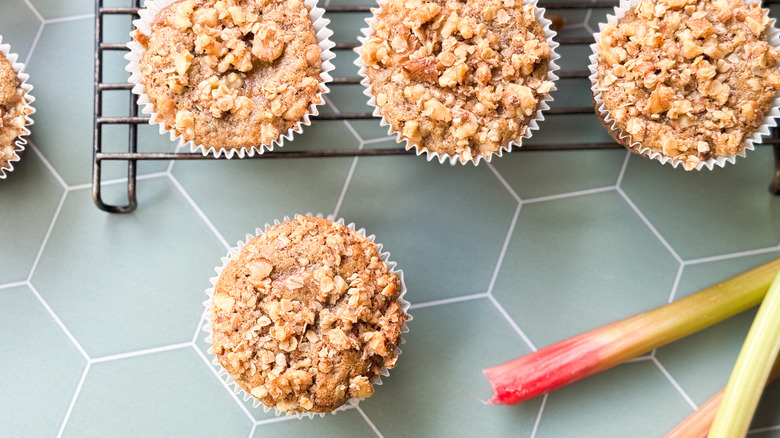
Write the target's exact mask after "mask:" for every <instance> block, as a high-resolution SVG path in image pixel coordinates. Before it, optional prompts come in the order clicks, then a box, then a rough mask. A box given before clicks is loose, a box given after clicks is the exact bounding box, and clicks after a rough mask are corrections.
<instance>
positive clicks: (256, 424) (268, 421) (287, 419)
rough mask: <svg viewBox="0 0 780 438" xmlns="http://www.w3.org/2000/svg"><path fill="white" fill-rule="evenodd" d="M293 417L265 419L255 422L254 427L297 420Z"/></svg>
mask: <svg viewBox="0 0 780 438" xmlns="http://www.w3.org/2000/svg"><path fill="white" fill-rule="evenodd" d="M297 418H298V417H296V416H295V415H285V416H283V417H281V416H280V417H273V418H265V419H262V420H255V426H262V425H264V424H273V423H281V422H283V421H290V420H294V419H297Z"/></svg>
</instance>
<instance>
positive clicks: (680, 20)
mask: <svg viewBox="0 0 780 438" xmlns="http://www.w3.org/2000/svg"><path fill="white" fill-rule="evenodd" d="M768 25H769V18H768V17H767V13H766V11H765V10H764V9H762V8H761V7H760V6H758V5H756V4H751V5H747V4H745V3H744V2H743V1H742V0H698V1H697V0H658V1H657V2H653V1H651V0H642V1H641V2H640V3H639V4H638V5H637V6H636V7H634V8H633V9H632V10H631V11H629V12H628V13H626V15H625V16H624V17H623V18H621V19H620V20H618V24H617V25H607V26H606V27H605V28H604V30H603V31H602V33H601V39H600V40H599V42H598V49H599V52H598V53H599V61H598V69H597V70H598V85H597V87H598V90H599V91H601V93H602V97H603V99H604V103H605V105H606V107H607V108H608V109H609V113H610V115H611V116H612V117H613V118H614V119H615V121H616V124H617V126H619V127H620V128H622V129H623V130H624V131H625V132H627V133H628V134H629V135H630V136H631V140H632V141H633V142H641V143H642V145H643V146H645V147H649V148H650V149H651V150H653V151H656V152H660V153H662V154H663V155H665V156H668V157H672V158H674V159H676V160H680V161H682V162H683V164H684V166H685V168H686V169H692V168H695V167H696V166H697V165H698V164H699V163H700V162H701V161H705V160H708V159H710V158H712V157H719V156H729V155H732V154H737V153H739V152H741V151H742V149H743V148H744V143H743V142H744V140H745V139H746V138H749V137H750V136H751V135H752V134H753V133H754V132H755V130H756V129H757V128H758V127H759V126H760V125H761V123H762V122H763V119H764V116H765V115H766V114H767V113H768V112H769V110H770V109H771V104H772V100H773V99H774V97H775V94H776V93H777V90H778V89H780V74H778V70H777V62H778V58H780V55H778V51H777V50H775V49H774V48H773V47H772V46H770V45H769V43H768V42H767V35H766V30H767V26H768Z"/></svg>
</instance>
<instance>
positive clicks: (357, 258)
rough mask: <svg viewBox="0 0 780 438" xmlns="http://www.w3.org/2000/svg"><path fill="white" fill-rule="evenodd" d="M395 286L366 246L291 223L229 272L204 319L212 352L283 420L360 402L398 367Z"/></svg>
mask: <svg viewBox="0 0 780 438" xmlns="http://www.w3.org/2000/svg"><path fill="white" fill-rule="evenodd" d="M400 293H401V281H400V279H399V278H398V276H397V275H395V274H393V273H391V272H389V270H388V268H387V265H386V264H385V263H384V262H383V261H381V260H380V257H379V252H378V251H377V246H376V244H374V243H373V242H371V241H370V240H369V239H367V238H365V237H363V236H361V235H360V234H358V233H357V232H355V231H352V230H350V229H349V228H348V227H346V226H344V225H340V224H337V223H334V222H331V221H328V220H325V219H319V218H313V217H306V216H298V217H297V218H295V219H294V220H291V221H288V222H284V223H282V224H280V225H277V226H274V227H271V228H269V229H268V230H267V231H266V232H265V233H264V234H262V235H261V236H259V237H256V238H254V239H252V240H251V241H250V242H249V243H247V245H246V246H245V247H244V248H243V249H242V250H241V251H240V252H239V253H238V254H236V255H235V256H234V257H233V259H232V260H231V261H230V262H229V263H228V265H227V267H226V268H225V269H224V271H223V272H222V274H221V275H220V277H219V280H218V282H217V284H216V287H215V291H214V298H213V306H212V309H211V319H212V324H213V327H214V342H213V344H212V351H213V352H214V354H216V355H217V358H218V360H219V363H220V364H221V365H222V366H223V367H224V368H225V369H226V370H227V371H228V373H230V375H231V376H232V377H233V378H234V379H235V380H236V382H238V384H239V385H241V387H242V388H244V389H245V390H246V391H247V392H248V393H250V394H252V395H253V396H254V397H256V398H258V399H259V400H260V401H261V402H263V404H265V405H266V406H269V407H276V408H277V409H279V410H281V411H285V412H287V413H293V412H329V411H332V410H333V409H336V408H337V407H339V406H341V405H343V404H344V403H345V402H346V401H347V400H348V399H350V398H361V397H368V396H370V395H371V394H372V393H373V387H372V382H373V380H374V379H375V378H376V377H378V376H379V375H380V372H381V369H382V367H386V368H393V367H394V366H395V363H396V360H397V358H398V356H397V354H396V352H395V349H396V347H397V346H398V344H399V343H400V339H401V328H402V325H403V324H404V322H405V321H406V319H407V316H406V314H405V313H404V311H403V310H402V309H401V308H400V307H399V303H398V297H399V295H400Z"/></svg>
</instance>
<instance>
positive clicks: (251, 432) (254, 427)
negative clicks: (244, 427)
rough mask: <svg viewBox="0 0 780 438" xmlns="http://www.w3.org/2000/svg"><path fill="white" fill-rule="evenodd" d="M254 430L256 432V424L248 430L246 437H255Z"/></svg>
mask: <svg viewBox="0 0 780 438" xmlns="http://www.w3.org/2000/svg"><path fill="white" fill-rule="evenodd" d="M255 430H257V423H252V428H251V429H249V435H248V436H247V438H252V437H253V436H255Z"/></svg>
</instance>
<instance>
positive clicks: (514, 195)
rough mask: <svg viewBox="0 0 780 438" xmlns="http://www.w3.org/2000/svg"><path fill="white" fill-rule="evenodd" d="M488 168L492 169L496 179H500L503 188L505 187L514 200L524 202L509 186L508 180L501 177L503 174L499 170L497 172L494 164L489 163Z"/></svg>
mask: <svg viewBox="0 0 780 438" xmlns="http://www.w3.org/2000/svg"><path fill="white" fill-rule="evenodd" d="M487 167H488V169H490V171H491V172H493V175H495V176H496V178H498V181H499V182H500V183H501V185H502V186H504V188H505V189H506V190H507V191H508V192H509V194H510V195H512V197H513V198H515V201H517V202H523V201H522V200H521V199H520V195H518V194H517V192H515V190H514V189H513V188H512V186H511V185H509V183H508V182H507V181H506V179H504V176H503V175H501V173H500V172H499V171H498V170H496V168H495V167H493V164H491V163H487Z"/></svg>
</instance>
